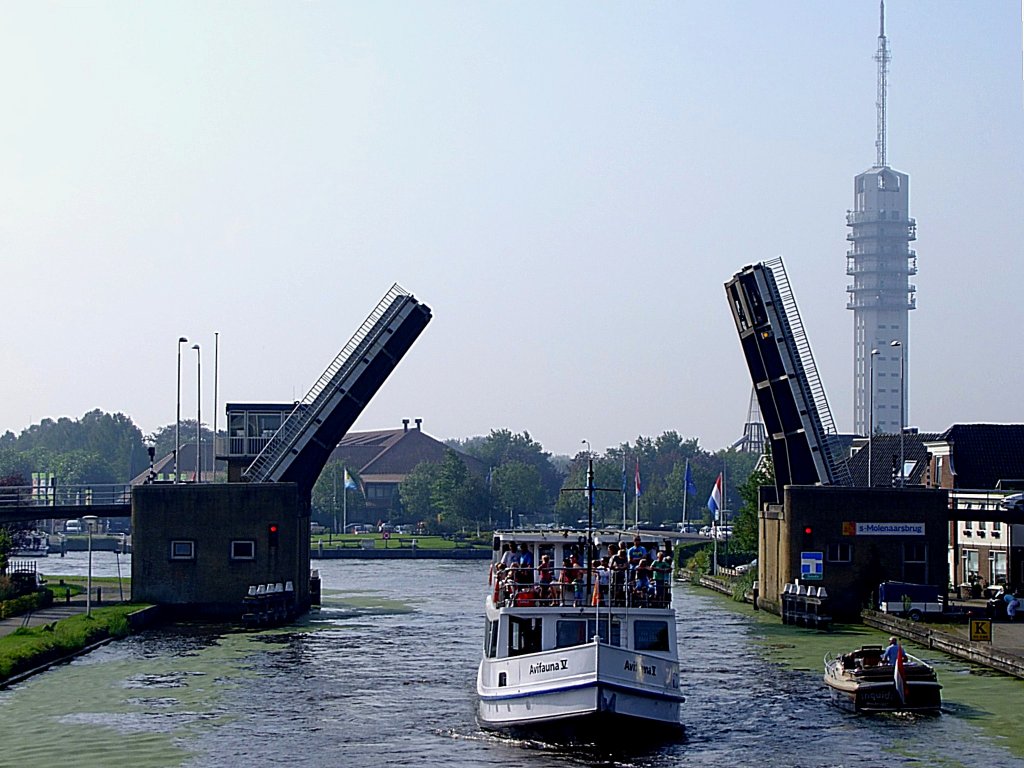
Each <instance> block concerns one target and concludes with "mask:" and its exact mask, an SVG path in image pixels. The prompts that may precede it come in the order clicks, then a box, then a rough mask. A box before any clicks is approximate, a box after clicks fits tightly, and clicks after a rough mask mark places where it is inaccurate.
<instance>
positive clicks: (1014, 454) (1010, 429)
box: [938, 424, 1024, 489]
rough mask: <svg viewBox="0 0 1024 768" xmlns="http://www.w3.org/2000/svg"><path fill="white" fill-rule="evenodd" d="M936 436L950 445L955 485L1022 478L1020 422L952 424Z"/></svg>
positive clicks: (989, 484) (989, 486) (1023, 426)
mask: <svg viewBox="0 0 1024 768" xmlns="http://www.w3.org/2000/svg"><path fill="white" fill-rule="evenodd" d="M938 439H940V440H942V441H944V442H947V443H949V444H950V446H951V455H952V458H953V461H952V464H953V476H954V487H955V488H977V489H992V488H995V487H996V483H998V482H999V481H1000V480H1020V479H1022V478H1024V424H954V425H953V426H952V427H950V428H949V429H947V430H946V431H945V432H943V433H942V435H941V436H940V437H939V438H938Z"/></svg>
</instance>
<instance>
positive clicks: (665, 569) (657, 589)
mask: <svg viewBox="0 0 1024 768" xmlns="http://www.w3.org/2000/svg"><path fill="white" fill-rule="evenodd" d="M651 570H652V571H654V598H655V600H656V601H657V604H658V605H660V606H665V605H668V597H669V583H670V582H671V579H672V563H671V562H669V561H668V560H666V559H665V553H664V552H659V553H658V555H657V559H655V561H654V562H653V563H651Z"/></svg>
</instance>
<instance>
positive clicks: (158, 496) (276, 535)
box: [132, 285, 431, 619]
mask: <svg viewBox="0 0 1024 768" xmlns="http://www.w3.org/2000/svg"><path fill="white" fill-rule="evenodd" d="M430 317H431V314H430V309H429V307H427V306H425V305H423V304H421V303H419V302H418V301H416V299H415V298H413V296H412V295H411V294H409V293H407V292H405V291H404V290H402V289H401V288H400V287H399V286H397V285H396V286H393V287H392V288H391V290H390V291H388V293H387V294H386V295H385V296H384V298H383V299H382V300H381V301H380V302H379V303H378V304H377V307H376V308H375V309H374V310H373V311H372V312H371V313H370V315H369V317H367V319H366V321H365V322H364V323H363V324H362V326H361V327H360V328H359V329H358V330H357V331H356V333H355V335H354V336H353V337H352V339H351V340H350V341H349V342H348V344H346V345H345V347H344V348H343V349H342V350H341V352H340V353H338V355H337V357H335V359H334V360H333V361H332V362H331V364H330V365H329V366H328V367H327V370H326V371H324V373H323V375H322V376H321V377H320V378H319V380H318V381H317V382H316V383H315V384H314V385H313V388H312V389H311V390H310V391H309V393H308V394H307V395H306V396H305V398H303V400H302V401H301V402H299V403H297V404H295V405H294V406H285V407H276V408H275V407H269V408H266V407H264V408H262V409H261V410H259V411H258V412H257V411H256V410H254V411H253V412H252V413H249V412H240V411H239V410H238V409H233V410H232V412H231V413H230V418H229V431H228V440H229V442H230V444H229V446H228V448H229V449H231V450H230V451H229V452H230V453H233V454H237V455H238V456H242V457H245V459H246V460H245V461H240V462H237V463H233V464H232V465H231V466H229V482H227V483H202V482H193V483H180V482H178V483H158V482H151V483H144V484H142V485H137V486H134V487H133V489H132V531H133V534H132V539H133V541H132V546H133V557H132V597H133V599H135V600H139V601H143V602H153V603H158V604H160V605H162V606H163V607H165V608H167V609H169V610H171V611H172V612H174V613H176V614H178V615H186V616H199V617H205V618H214V617H215V618H225V619H230V618H233V617H235V618H240V617H241V612H242V604H243V599H244V598H246V595H247V594H248V592H249V589H250V587H255V586H258V585H267V584H272V585H275V586H276V585H278V584H280V585H282V588H283V589H282V591H283V593H284V594H285V595H286V596H287V599H288V615H294V614H296V613H301V612H303V611H305V610H306V609H308V607H309V604H310V571H309V523H310V499H311V495H312V489H313V484H314V483H315V482H316V480H317V478H318V477H319V475H320V473H321V472H322V471H323V468H324V465H325V464H326V463H327V461H328V459H329V458H330V455H331V451H332V450H333V449H334V447H335V446H336V445H337V444H338V442H339V441H340V440H341V438H342V437H343V436H344V435H345V434H346V433H347V432H348V430H349V429H350V428H351V426H352V424H353V423H354V422H355V420H356V418H357V417H358V416H359V414H360V413H361V412H362V410H363V408H364V407H365V406H366V404H367V403H369V401H370V399H371V398H372V397H373V396H374V394H376V392H377V391H378V389H379V388H380V387H381V386H382V385H383V383H384V381H385V380H386V379H387V377H388V376H389V375H390V374H391V372H392V371H393V370H394V369H395V368H396V367H397V365H398V363H399V362H400V361H401V359H402V357H403V356H404V355H405V353H406V352H407V351H408V350H409V349H410V348H411V346H412V344H413V343H414V342H415V340H416V339H417V338H418V336H419V334H420V332H422V330H423V329H424V328H425V327H426V325H427V323H428V322H429V321H430ZM275 594H279V593H275ZM275 599H276V598H275Z"/></svg>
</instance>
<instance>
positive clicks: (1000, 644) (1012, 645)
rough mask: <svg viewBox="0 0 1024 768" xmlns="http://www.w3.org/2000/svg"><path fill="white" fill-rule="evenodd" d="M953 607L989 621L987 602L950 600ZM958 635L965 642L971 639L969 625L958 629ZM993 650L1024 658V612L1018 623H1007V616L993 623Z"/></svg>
mask: <svg viewBox="0 0 1024 768" xmlns="http://www.w3.org/2000/svg"><path fill="white" fill-rule="evenodd" d="M949 604H950V606H951V607H958V608H963V609H964V610H967V611H972V612H973V613H974V616H975V618H978V619H987V618H988V611H987V604H986V601H985V600H950V601H949ZM956 633H957V634H958V635H959V636H960V637H962V638H964V639H965V640H969V639H970V628H969V627H968V626H967V625H964V626H963V627H957V629H956ZM992 648H993V649H994V650H999V651H1002V652H1003V653H1011V654H1013V655H1014V656H1020V657H1021V658H1024V612H1022V613H1021V614H1020V615H1018V616H1017V621H1015V622H1009V621H1006V617H1005V616H1000V617H999V618H997V619H995V620H993V621H992Z"/></svg>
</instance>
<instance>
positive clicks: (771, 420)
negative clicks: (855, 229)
mask: <svg viewBox="0 0 1024 768" xmlns="http://www.w3.org/2000/svg"><path fill="white" fill-rule="evenodd" d="M725 288H726V295H727V296H728V298H729V303H730V309H731V310H732V313H733V319H734V320H735V322H736V328H737V331H738V332H739V336H740V345H741V347H742V348H743V353H744V356H745V357H746V360H747V366H748V368H749V370H750V375H751V379H752V381H753V384H754V390H755V392H756V393H757V400H758V404H759V405H760V410H761V416H762V419H763V421H764V424H765V428H766V430H767V433H768V440H769V442H770V444H771V449H772V459H773V463H774V466H775V477H776V486H777V488H778V491H779V498H780V499H781V498H782V492H783V488H784V487H785V486H786V485H816V484H823V485H851V484H852V483H851V480H850V475H849V470H848V468H847V466H846V464H845V462H844V461H843V459H842V457H841V455H840V454H841V451H840V450H839V447H840V446H839V441H838V439H837V438H838V436H837V434H836V430H835V424H834V422H833V420H832V412H831V410H830V409H829V407H828V400H827V398H826V397H825V389H824V387H823V386H822V384H821V379H820V377H819V376H818V371H817V367H816V366H815V364H814V357H813V355H812V354H811V346H810V342H809V341H808V339H807V334H806V332H805V331H804V327H803V322H802V321H801V319H800V312H799V311H798V309H797V305H796V299H795V298H794V296H793V291H792V288H791V287H790V284H789V278H788V276H787V275H786V270H785V267H784V266H783V264H782V259H774V260H772V261H769V262H765V263H762V264H756V265H754V266H750V267H746V268H744V269H743V270H741V271H740V272H738V273H737V274H736V275H735V276H734V277H733V279H732V280H730V281H729V282H728V283H726V286H725Z"/></svg>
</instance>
